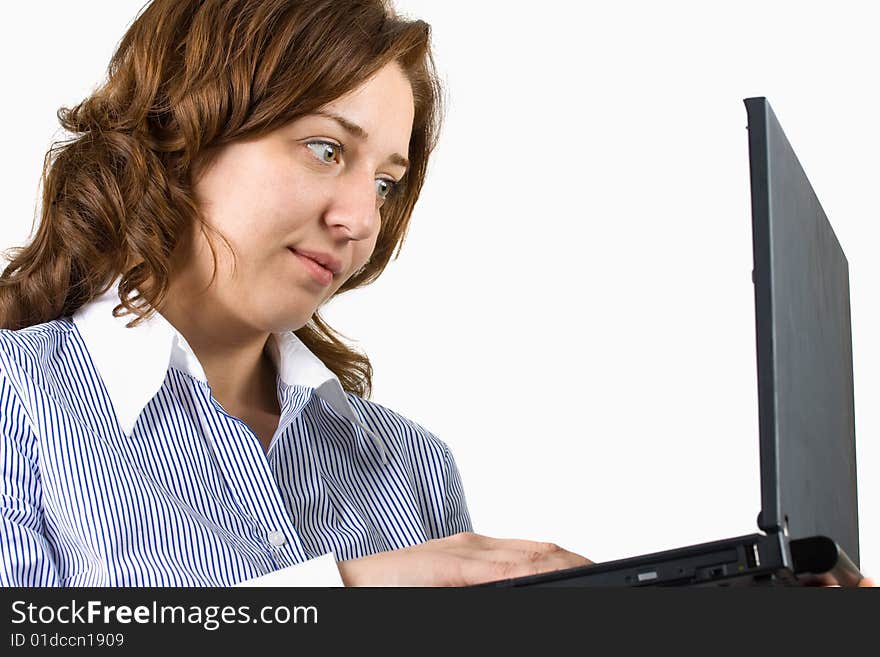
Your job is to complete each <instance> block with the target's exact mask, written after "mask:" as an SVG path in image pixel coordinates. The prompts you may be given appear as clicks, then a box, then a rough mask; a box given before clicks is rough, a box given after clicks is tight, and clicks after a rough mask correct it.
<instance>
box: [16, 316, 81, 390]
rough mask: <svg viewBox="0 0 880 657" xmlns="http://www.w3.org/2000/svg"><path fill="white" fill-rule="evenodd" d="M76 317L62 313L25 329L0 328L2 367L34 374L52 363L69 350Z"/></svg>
mask: <svg viewBox="0 0 880 657" xmlns="http://www.w3.org/2000/svg"><path fill="white" fill-rule="evenodd" d="M74 330H75V329H74V326H73V320H71V319H70V318H69V317H62V318H60V319H55V320H52V321H49V322H43V323H42V324H34V325H33V326H28V327H26V328H23V329H18V330H15V331H13V330H11V329H0V370H2V371H3V372H4V373H5V374H6V375H14V374H15V373H17V372H26V373H28V374H30V375H31V376H34V375H35V374H37V373H38V372H39V371H41V370H45V369H47V368H49V367H51V366H52V364H53V362H54V361H56V360H57V359H58V358H60V357H61V355H62V354H63V353H65V352H66V350H67V349H66V347H67V345H68V343H69V341H70V339H71V337H72V333H73V331H74Z"/></svg>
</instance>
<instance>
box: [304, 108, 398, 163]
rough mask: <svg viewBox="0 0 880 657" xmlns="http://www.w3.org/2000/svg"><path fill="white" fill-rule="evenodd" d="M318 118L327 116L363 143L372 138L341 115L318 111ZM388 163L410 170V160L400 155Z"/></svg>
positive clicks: (395, 155) (393, 157) (394, 156)
mask: <svg viewBox="0 0 880 657" xmlns="http://www.w3.org/2000/svg"><path fill="white" fill-rule="evenodd" d="M314 114H317V115H318V116H326V117H327V118H328V119H333V120H334V121H336V123H338V124H339V125H341V126H342V127H343V128H344V129H345V130H346V131H347V132H348V133H350V134H352V135H354V136H355V137H357V138H358V139H360V140H361V141H367V140H368V139H369V138H370V135H369V134H367V131H366V130H364V129H363V128H362V127H360V126H359V125H358V124H357V123H352V122H351V121H349V120H348V119H346V118H345V117H344V116H339V114H335V113H333V112H328V111H326V110H317V111H316V112H314ZM388 161H389V162H391V164H396V165H397V166H401V167H404V168H405V169H409V160H407V159H406V158H405V157H404V156H403V155H401V154H400V153H394V154H393V155H391V156H390V157H389V158H388Z"/></svg>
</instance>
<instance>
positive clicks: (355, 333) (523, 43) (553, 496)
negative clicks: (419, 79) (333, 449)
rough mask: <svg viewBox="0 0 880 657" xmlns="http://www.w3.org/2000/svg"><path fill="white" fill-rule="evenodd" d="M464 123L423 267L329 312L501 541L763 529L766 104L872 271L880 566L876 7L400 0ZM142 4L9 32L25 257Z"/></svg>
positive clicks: (863, 292) (872, 520)
mask: <svg viewBox="0 0 880 657" xmlns="http://www.w3.org/2000/svg"><path fill="white" fill-rule="evenodd" d="M396 4H397V7H398V9H399V10H400V11H401V12H402V13H405V14H408V15H410V16H412V17H417V18H422V19H424V20H426V21H427V22H429V23H430V24H431V25H432V27H433V35H434V44H435V55H436V62H437V65H438V68H439V70H440V73H441V75H442V77H443V79H444V82H445V84H446V89H447V93H448V113H447V120H446V123H445V126H444V130H443V134H442V138H441V145H440V147H439V148H438V150H437V151H436V154H435V157H434V159H433V160H432V165H431V169H430V172H429V177H428V181H427V184H426V187H425V190H424V192H423V196H422V199H421V200H420V202H419V205H418V206H417V208H416V212H415V214H414V217H413V223H412V228H411V231H410V234H409V237H408V239H407V242H406V244H405V246H404V250H403V253H402V255H401V257H400V258H399V259H398V260H397V261H396V262H393V263H392V264H391V266H390V267H389V269H388V270H387V271H386V273H385V274H384V276H383V278H382V279H380V280H379V281H378V282H377V283H376V284H375V285H373V286H372V287H371V288H368V289H365V290H359V291H355V292H353V293H351V294H349V295H346V296H343V297H341V298H339V299H338V300H336V301H334V302H333V303H331V304H330V306H329V308H328V309H327V313H326V314H327V316H328V317H329V319H330V320H331V324H332V325H334V326H335V327H337V328H338V329H340V330H341V331H342V332H343V333H344V334H346V335H347V336H349V337H350V338H352V339H353V340H356V341H357V344H358V346H359V347H360V348H362V349H363V350H365V351H366V352H367V353H368V355H369V356H370V357H371V359H372V362H373V365H374V367H375V390H374V395H373V400H374V401H377V402H379V403H381V404H383V405H386V406H388V407H390V408H393V409H395V410H397V411H399V412H401V413H402V414H404V415H407V416H409V417H411V418H413V419H414V420H416V421H418V422H420V423H421V424H423V425H424V426H426V427H427V428H429V429H430V430H431V431H433V432H435V433H436V434H438V435H439V436H440V437H441V438H442V439H443V440H444V441H446V443H447V444H448V445H450V447H451V448H452V450H453V453H454V454H455V456H456V459H457V462H458V465H459V468H460V471H461V473H462V476H463V479H464V483H465V490H466V492H467V497H468V504H469V508H470V512H471V515H472V518H473V521H474V526H475V528H476V530H477V531H478V532H480V533H483V534H488V535H492V536H511V537H519V538H532V539H535V540H549V541H554V542H557V543H559V544H561V545H563V546H564V547H566V548H568V549H571V550H574V551H577V552H579V553H581V554H584V555H586V556H588V557H590V558H591V559H593V560H596V561H601V560H607V559H613V558H619V557H625V556H631V555H634V554H639V553H644V552H648V551H654V550H659V549H665V548H672V547H677V546H682V545H687V544H690V543H694V542H699V541H704V540H714V539H719V538H725V537H729V536H734V535H738V534H741V533H743V534H744V533H751V532H753V531H755V529H756V523H755V519H756V516H757V513H758V511H759V509H760V491H759V480H758V445H757V432H758V429H757V392H756V373H755V338H754V310H753V292H752V285H751V280H750V272H751V268H752V252H751V232H750V230H751V228H750V206H749V179H748V155H747V141H746V130H745V125H746V114H745V108H744V106H743V103H742V99H743V98H745V97H748V96H761V95H763V96H767V97H768V98H769V100H770V102H771V103H772V105H773V107H774V110H775V111H776V114H777V116H778V117H779V119H780V121H781V123H782V125H783V127H784V128H785V131H786V133H787V135H788V137H789V140H790V141H791V142H792V144H793V145H794V147H795V150H796V151H797V153H798V155H799V157H800V160H801V163H802V164H803V166H804V169H805V170H806V172H807V174H808V176H809V177H810V179H811V181H812V183H813V186H814V188H815V189H816V192H817V194H818V196H819V199H820V200H821V202H822V204H823V206H824V208H825V210H826V212H827V214H828V216H829V218H830V220H831V223H832V225H833V226H834V229H835V231H836V234H837V236H838V238H839V240H840V243H841V245H842V246H843V248H844V250H845V252H846V254H847V256H848V259H849V263H850V284H851V294H852V326H853V353H854V375H855V394H856V399H855V409H856V434H857V443H858V445H857V450H858V475H859V479H858V486H859V496H860V507H859V512H860V523H861V556H862V559H861V561H862V563H861V565H862V569H863V570H864V571H865V572H866V573H868V574H871V575H873V576H875V577H876V576H877V575H878V574H880V514H878V505H877V501H878V499H880V484H878V482H877V475H878V473H880V448H878V444H877V440H876V437H877V434H878V431H880V411H878V404H877V393H878V390H880V379H878V377H880V360H878V347H877V341H876V339H875V336H876V335H878V331H880V308H878V302H877V296H878V281H880V275H878V274H880V265H878V259H877V257H876V251H877V248H878V239H877V235H878V232H877V228H876V225H877V220H878V218H880V217H878V214H880V213H878V210H880V202H878V195H877V193H876V190H877V184H878V180H880V165H878V152H880V130H878V117H880V94H878V91H877V84H876V79H877V66H878V62H880V46H878V40H877V38H876V32H875V28H876V25H877V21H876V20H875V17H874V15H873V11H872V10H871V7H872V4H873V3H870V2H840V1H838V2H835V3H833V5H832V4H831V3H827V2H823V3H819V2H766V1H765V2H751V1H742V0H740V1H738V2H726V3H720V2H716V3H706V2H665V3H655V2H614V3H609V2H601V3H600V2H584V3H581V2H578V3H575V2H570V1H566V0H544V1H543V2H541V3H534V2H513V1H506V2H500V1H498V2H495V1H492V2H490V1H480V2H474V1H470V2H463V1H461V0H452V1H449V0H447V1H445V2H437V1H436V0H397V3H396ZM141 5H142V2H141V1H140V0H136V1H132V0H113V1H112V2H111V1H109V0H104V1H98V0H91V1H88V2H86V1H83V0H78V1H77V2H75V3H68V2H46V1H43V2H32V3H16V5H15V8H14V9H13V8H12V7H7V8H6V13H5V18H4V21H3V26H2V28H0V34H2V39H0V66H2V76H3V86H4V92H3V96H4V101H5V102H4V103H2V106H0V121H2V125H3V126H4V131H5V139H4V142H5V153H4V156H3V158H2V162H3V163H2V166H3V171H2V174H3V175H2V185H3V188H2V192H3V199H4V212H5V213H4V218H3V221H2V222H0V231H2V233H0V246H2V247H3V248H6V247H8V246H13V245H18V244H21V243H23V242H24V241H26V240H27V238H28V235H29V233H30V230H31V222H32V220H33V216H34V209H35V204H36V200H37V185H38V181H39V172H40V169H41V164H42V158H43V154H44V153H45V151H46V149H47V148H48V146H49V144H50V142H51V140H52V138H53V136H59V135H60V134H61V133H60V132H59V133H57V134H56V129H57V128H58V125H57V122H56V120H55V112H56V110H57V109H58V108H59V107H61V106H63V105H68V106H69V105H73V104H75V103H76V102H78V101H79V100H81V99H82V98H83V97H85V96H86V95H88V93H89V92H90V91H91V90H92V89H93V88H94V86H95V85H96V84H97V83H98V82H99V81H100V80H101V79H102V78H103V76H104V75H105V72H106V66H107V63H108V62H109V59H110V56H111V54H112V52H113V49H114V47H115V45H116V44H117V42H118V40H119V39H120V38H121V36H122V34H123V33H124V31H125V28H126V27H127V26H128V25H129V24H130V22H131V20H132V19H133V18H134V16H135V15H136V14H137V12H138V10H139V9H140V7H141Z"/></svg>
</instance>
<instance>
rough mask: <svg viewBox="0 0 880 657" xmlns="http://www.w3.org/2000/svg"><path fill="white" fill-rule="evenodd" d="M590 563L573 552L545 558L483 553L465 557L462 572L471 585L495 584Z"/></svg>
mask: <svg viewBox="0 0 880 657" xmlns="http://www.w3.org/2000/svg"><path fill="white" fill-rule="evenodd" d="M590 563H591V562H590V561H589V559H585V558H584V557H581V556H580V555H577V554H573V553H570V552H566V553H553V554H542V553H538V552H533V553H526V552H520V551H518V550H482V551H479V552H473V553H471V554H469V555H467V556H464V555H462V556H461V561H460V564H461V572H462V573H463V577H464V578H465V580H467V581H471V582H492V581H499V580H507V579H514V578H518V577H526V576H529V575H538V574H541V573H548V572H552V571H557V570H567V569H570V568H576V567H578V566H585V565H589V564H590Z"/></svg>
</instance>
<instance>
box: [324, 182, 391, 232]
mask: <svg viewBox="0 0 880 657" xmlns="http://www.w3.org/2000/svg"><path fill="white" fill-rule="evenodd" d="M376 201H377V196H376V181H375V179H374V178H373V177H372V176H367V175H358V176H354V175H352V176H351V177H350V178H348V179H342V178H340V179H339V185H338V186H337V189H336V190H335V193H334V194H333V196H332V198H331V201H330V204H329V205H328V207H327V210H326V212H325V215H324V221H325V222H326V224H327V226H328V227H329V228H330V230H331V231H332V232H333V233H334V235H335V236H338V237H344V238H347V239H349V240H355V241H356V240H364V239H368V238H369V237H372V235H373V234H374V233H375V232H376V231H377V230H378V229H379V206H378V204H377V202H376Z"/></svg>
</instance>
